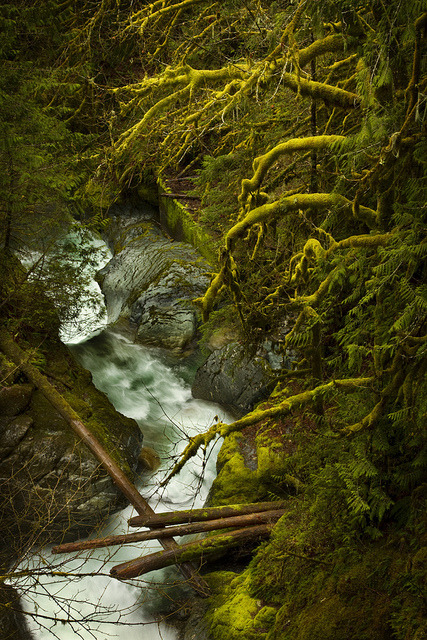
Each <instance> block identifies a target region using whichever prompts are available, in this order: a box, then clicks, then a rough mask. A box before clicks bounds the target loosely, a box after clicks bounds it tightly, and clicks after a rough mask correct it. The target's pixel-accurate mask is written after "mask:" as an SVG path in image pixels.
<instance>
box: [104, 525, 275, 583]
mask: <svg viewBox="0 0 427 640" xmlns="http://www.w3.org/2000/svg"><path fill="white" fill-rule="evenodd" d="M273 526H274V525H273V524H260V525H257V526H255V527H246V528H244V529H237V530H235V531H232V532H230V533H219V534H218V535H215V536H211V537H209V538H204V539H203V540H196V541H195V542H188V543H186V544H183V545H181V546H180V547H179V548H178V549H177V550H170V551H158V552H156V553H151V554H149V555H147V556H144V557H142V558H136V559H135V560H129V561H128V562H123V563H122V564H118V565H116V566H115V567H113V568H112V569H111V570H110V575H111V576H113V577H114V578H117V579H118V580H129V579H130V578H136V577H137V576H141V575H143V574H144V573H149V572H150V571H156V570H157V569H163V568H164V567H169V566H170V565H172V564H178V565H179V564H181V563H182V562H189V561H192V560H198V561H199V563H201V562H202V560H203V557H205V556H208V555H211V554H213V553H215V552H217V551H222V550H225V549H230V548H232V547H237V546H239V545H241V544H242V543H243V542H249V541H255V540H258V539H259V538H264V537H266V536H268V535H269V534H270V532H271V530H272V528H273Z"/></svg>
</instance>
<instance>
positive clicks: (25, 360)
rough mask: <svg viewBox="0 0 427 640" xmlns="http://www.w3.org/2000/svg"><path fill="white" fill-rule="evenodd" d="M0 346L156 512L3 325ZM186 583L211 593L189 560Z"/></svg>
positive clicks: (132, 497)
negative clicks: (31, 362)
mask: <svg viewBox="0 0 427 640" xmlns="http://www.w3.org/2000/svg"><path fill="white" fill-rule="evenodd" d="M0 348H1V350H2V351H3V353H4V354H5V355H6V356H7V357H8V358H10V359H11V360H12V361H13V362H14V363H15V364H16V365H17V367H18V368H19V369H20V370H21V371H22V372H23V373H24V374H25V375H26V376H27V378H28V379H29V380H30V381H31V382H32V383H33V384H34V385H35V387H37V389H39V391H40V392H41V393H42V394H43V395H44V396H45V398H46V399H47V400H48V401H49V402H50V404H51V405H52V406H53V407H54V408H55V409H56V410H57V411H58V413H59V414H60V415H61V416H62V417H63V418H64V420H65V421H66V422H67V423H68V425H69V426H70V427H71V429H72V430H73V431H74V432H75V433H76V435H77V436H79V437H80V438H81V440H82V441H83V442H84V444H85V445H86V446H87V447H88V448H89V449H90V450H91V451H92V453H93V454H94V455H95V456H96V458H97V459H98V460H99V462H100V463H101V464H102V466H103V467H104V468H105V469H106V471H107V473H108V474H109V476H110V477H111V478H112V480H113V482H114V483H115V484H116V486H117V487H118V488H119V489H120V491H121V492H122V493H123V495H124V496H125V497H126V498H127V499H128V500H129V502H130V503H131V504H132V505H133V506H134V507H135V509H136V510H137V512H138V513H139V514H140V515H141V516H151V515H155V512H154V510H153V509H152V508H151V507H150V505H149V504H148V502H147V501H146V500H145V499H144V498H143V497H142V496H141V494H140V493H139V491H138V490H137V488H136V487H135V485H134V484H133V483H132V482H131V481H130V480H129V478H128V477H127V476H126V474H125V473H124V472H123V471H122V469H120V467H119V466H118V464H117V463H116V462H115V461H114V460H113V458H112V457H111V456H110V455H109V453H107V451H106V450H105V449H104V448H103V447H102V445H101V444H100V442H99V441H98V440H97V439H96V438H95V436H94V435H93V434H92V433H91V432H90V431H89V429H88V428H87V427H86V426H85V425H84V424H83V422H82V421H81V419H80V416H79V415H78V414H77V413H76V412H75V411H74V409H73V408H72V407H71V406H70V405H69V404H68V402H67V401H66V400H65V399H64V398H63V396H62V395H61V394H60V393H59V391H57V389H55V387H54V386H53V385H52V384H51V383H50V382H49V381H48V380H47V378H46V376H44V375H43V374H42V373H40V371H39V370H38V369H36V368H35V367H34V366H33V365H32V364H30V362H29V360H30V358H31V355H30V354H29V353H26V352H25V351H23V350H22V349H21V348H20V347H19V346H18V345H17V344H16V342H14V340H13V339H12V337H11V336H10V335H9V334H8V333H7V332H6V331H4V330H3V329H1V330H0ZM160 544H161V545H162V546H163V548H164V549H165V550H168V551H176V550H177V549H178V548H179V545H178V544H177V543H176V542H175V540H174V539H173V538H165V539H162V540H160ZM180 569H181V572H182V573H183V575H184V577H185V579H186V580H188V582H189V584H191V586H192V587H193V588H194V589H195V590H196V591H197V592H198V593H199V594H200V595H202V596H204V597H207V596H208V595H209V593H210V590H209V587H208V585H207V583H206V582H205V580H203V578H202V577H201V576H200V575H199V574H198V573H197V571H196V569H195V568H194V566H193V565H192V564H190V563H187V562H186V563H184V564H183V565H181V566H180Z"/></svg>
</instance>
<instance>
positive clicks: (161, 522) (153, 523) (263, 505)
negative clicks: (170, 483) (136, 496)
mask: <svg viewBox="0 0 427 640" xmlns="http://www.w3.org/2000/svg"><path fill="white" fill-rule="evenodd" d="M285 506H286V502H256V503H254V504H233V505H227V506H225V507H207V508H206V509H189V510H188V511H169V512H168V511H167V512H165V513H156V514H154V515H150V516H135V517H134V518H131V519H130V520H129V521H128V522H129V525H130V526H131V527H151V528H153V527H163V526H167V525H169V524H182V523H185V522H203V521H206V520H217V519H218V518H230V517H232V516H243V515H245V514H250V513H261V512H262V511H275V510H277V509H284V508H285Z"/></svg>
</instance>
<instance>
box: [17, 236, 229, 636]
mask: <svg viewBox="0 0 427 640" xmlns="http://www.w3.org/2000/svg"><path fill="white" fill-rule="evenodd" d="M98 244H99V243H98ZM107 259H108V254H107V253H105V254H104V256H101V257H100V260H101V261H104V262H105V260H107ZM100 264H102V262H101V263H100ZM93 286H94V288H95V289H96V286H97V285H96V284H94V285H93ZM92 293H93V291H92ZM99 302H100V304H102V296H101V295H99ZM83 316H84V317H85V321H84V329H82V328H81V327H79V326H78V325H77V327H76V326H74V333H73V334H70V328H69V327H68V328H67V327H65V328H63V340H64V341H66V342H68V343H69V347H70V349H71V350H72V351H73V352H74V354H75V356H76V358H77V359H78V360H79V361H80V362H81V364H82V365H83V366H84V367H85V368H87V369H89V370H90V371H91V373H92V376H93V381H94V384H95V385H96V386H97V387H98V389H100V390H101V391H104V392H105V393H106V394H107V396H108V397H109V398H110V400H111V402H112V403H113V404H114V406H115V407H116V409H117V410H118V411H120V412H121V413H123V414H124V415H126V416H128V417H131V418H134V419H135V420H136V421H137V422H138V424H139V425H140V427H141V430H142V432H143V434H144V445H146V446H150V447H152V448H154V449H155V451H156V452H157V453H158V454H159V456H160V459H161V465H160V468H159V469H158V471H157V472H155V473H148V472H145V473H141V474H140V477H139V482H138V488H139V490H140V492H141V494H142V495H143V496H144V497H145V498H146V499H147V500H148V501H149V503H150V504H151V506H152V508H153V509H154V510H155V511H157V512H160V511H168V510H171V511H173V510H178V509H188V508H191V507H193V506H194V507H197V506H202V504H203V503H204V501H205V499H206V497H207V494H208V491H209V488H210V485H211V482H212V480H213V478H214V474H215V459H216V454H217V449H218V445H217V446H216V447H215V448H214V449H211V450H210V451H209V452H208V457H207V459H202V458H193V460H192V461H190V462H189V463H188V464H187V465H186V466H185V468H184V469H183V470H182V471H181V473H180V474H179V476H177V477H176V478H174V479H172V481H171V482H170V483H169V485H168V486H167V487H166V488H165V489H161V490H160V489H159V483H160V480H161V479H162V478H164V476H165V473H166V472H167V470H168V469H169V468H170V467H171V464H172V463H173V460H174V459H175V458H176V456H177V455H178V454H179V452H180V451H182V449H183V448H184V446H185V444H186V442H187V438H188V436H191V435H194V434H196V433H198V432H200V431H203V430H205V429H207V428H208V427H209V426H210V425H211V424H212V422H213V420H214V419H218V417H219V419H220V420H222V421H224V422H227V421H229V420H231V416H229V415H227V413H226V412H225V411H224V410H223V409H222V408H221V407H220V406H218V405H216V404H213V403H208V402H204V401H199V400H195V399H194V398H193V397H192V395H191V387H190V383H191V379H192V376H193V375H194V371H193V368H194V365H192V364H191V362H189V361H180V360H179V359H177V358H174V357H173V356H172V355H171V354H168V353H165V352H164V351H162V350H158V349H153V348H147V347H144V346H142V345H139V344H134V343H132V342H130V341H129V340H127V339H126V338H124V337H123V336H120V335H119V334H116V333H114V331H111V330H109V329H108V327H94V326H90V323H89V324H88V322H87V317H86V314H85V313H83ZM94 317H95V316H94ZM96 317H98V318H99V313H97V314H96ZM98 322H99V321H98ZM85 333H86V334H87V335H84V334H85ZM132 515H136V512H135V510H134V509H133V508H132V507H128V508H126V509H124V510H123V511H121V512H119V513H117V514H115V515H114V516H112V517H110V518H109V519H108V520H107V521H106V522H105V523H104V524H103V527H102V529H101V530H97V531H95V532H93V535H92V536H90V537H103V536H106V535H110V534H119V533H126V532H128V531H129V528H128V525H127V521H128V519H129V518H130V517H131V516H132ZM133 531H134V530H133ZM160 548H161V547H160V545H159V543H158V542H157V541H150V542H145V543H136V544H132V545H126V546H122V547H112V548H111V547H110V548H108V549H97V550H93V551H91V552H84V553H80V554H74V555H73V556H72V557H69V558H65V560H64V558H63V557H60V556H58V555H52V554H51V553H50V548H44V549H43V550H42V551H41V552H40V553H38V554H37V555H34V556H29V557H28V558H25V559H24V561H23V562H22V563H21V568H22V569H24V570H25V569H26V568H32V569H35V570H36V571H40V575H38V576H36V577H35V576H34V575H33V576H32V577H27V578H23V580H22V581H21V583H20V585H19V588H20V591H21V593H22V602H23V606H24V609H25V611H26V612H27V613H28V615H29V618H28V619H29V627H30V630H31V632H32V634H33V636H34V638H36V639H37V640H53V639H54V638H56V639H59V640H69V639H71V638H76V637H78V638H81V639H82V640H94V639H95V640H107V639H108V640H109V639H111V640H141V638H144V640H157V639H163V640H174V639H175V638H176V637H177V635H176V631H175V630H174V628H173V627H171V626H169V625H168V624H167V623H166V622H164V621H159V614H158V611H159V610H160V609H163V610H164V602H165V598H166V600H167V599H171V598H172V599H173V598H175V597H177V598H180V597H183V595H184V594H185V592H186V590H187V589H188V587H187V586H186V585H185V584H184V583H183V578H182V577H181V574H180V573H179V572H178V571H177V569H176V568H170V569H166V570H163V571H157V572H153V573H150V574H148V575H146V576H142V577H141V578H138V579H135V580H133V581H129V582H119V581H117V580H115V579H112V578H110V576H109V570H110V568H111V567H112V566H114V565H116V564H119V563H121V562H124V561H126V560H129V559H132V558H136V557H139V556H141V555H145V554H147V553H150V552H153V551H156V550H158V549H160ZM44 572H46V575H43V573H44ZM52 572H64V573H65V574H66V575H52ZM83 574H84V575H83Z"/></svg>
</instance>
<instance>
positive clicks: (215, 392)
mask: <svg viewBox="0 0 427 640" xmlns="http://www.w3.org/2000/svg"><path fill="white" fill-rule="evenodd" d="M291 362H292V355H291V354H290V353H287V354H285V355H279V354H277V353H276V352H275V350H274V349H273V345H272V344H271V343H270V342H268V341H266V342H265V343H264V344H263V345H262V346H261V347H258V348H257V350H256V353H255V354H251V352H250V349H248V347H247V346H245V347H244V346H242V345H241V344H239V343H238V342H231V343H229V344H227V345H225V346H222V347H221V348H219V349H215V350H214V351H213V352H212V353H211V354H210V355H209V357H208V358H207V360H206V362H205V363H204V364H203V365H202V366H201V367H200V368H199V369H198V370H197V372H196V376H195V379H194V382H193V386H192V393H193V396H194V397H195V398H200V399H201V400H211V401H212V402H218V403H219V404H222V405H223V406H227V407H229V408H230V409H231V410H232V411H234V412H236V413H237V414H239V415H243V414H245V413H248V411H251V410H252V409H253V408H254V406H255V405H256V404H257V403H259V402H261V401H262V400H265V399H266V398H268V396H269V395H270V393H271V391H272V390H273V387H274V385H275V382H276V380H277V374H278V373H279V372H280V371H282V370H284V369H288V368H289V367H290V366H291Z"/></svg>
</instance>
